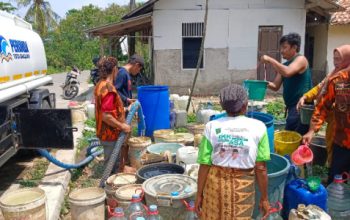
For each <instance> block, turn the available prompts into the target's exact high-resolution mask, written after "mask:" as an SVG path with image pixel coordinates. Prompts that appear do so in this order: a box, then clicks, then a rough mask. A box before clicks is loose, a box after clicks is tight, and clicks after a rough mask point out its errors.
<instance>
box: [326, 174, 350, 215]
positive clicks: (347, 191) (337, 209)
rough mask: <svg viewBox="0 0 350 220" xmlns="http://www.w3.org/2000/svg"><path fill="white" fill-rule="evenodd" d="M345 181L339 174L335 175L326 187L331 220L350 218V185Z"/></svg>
mask: <svg viewBox="0 0 350 220" xmlns="http://www.w3.org/2000/svg"><path fill="white" fill-rule="evenodd" d="M345 181H346V179H343V177H342V176H341V175H335V176H334V181H333V183H331V184H330V185H329V186H328V187H327V191H328V207H329V214H330V215H331V217H332V219H333V220H348V219H350V187H349V185H347V184H345Z"/></svg>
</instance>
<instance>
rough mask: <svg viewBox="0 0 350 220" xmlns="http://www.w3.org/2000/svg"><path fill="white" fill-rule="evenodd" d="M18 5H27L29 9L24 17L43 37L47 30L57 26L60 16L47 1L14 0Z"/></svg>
mask: <svg viewBox="0 0 350 220" xmlns="http://www.w3.org/2000/svg"><path fill="white" fill-rule="evenodd" d="M14 1H15V2H17V6H18V7H28V6H29V9H28V11H27V13H26V15H25V17H24V19H25V20H26V21H28V22H30V23H31V24H33V28H34V29H35V30H37V31H38V32H39V34H40V35H41V36H42V37H44V36H46V34H47V31H48V30H52V29H54V28H56V27H57V25H58V24H57V22H58V20H59V19H60V16H59V15H58V14H57V13H56V12H54V11H53V10H52V8H51V5H50V3H49V2H48V1H44V0H14Z"/></svg>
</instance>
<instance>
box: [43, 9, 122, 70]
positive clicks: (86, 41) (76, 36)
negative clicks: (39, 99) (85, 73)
mask: <svg viewBox="0 0 350 220" xmlns="http://www.w3.org/2000/svg"><path fill="white" fill-rule="evenodd" d="M127 11H128V7H126V6H119V5H117V4H111V5H109V7H108V8H106V9H101V8H99V7H97V6H94V5H91V4H90V5H87V6H83V7H82V9H79V10H78V9H72V10H69V11H68V12H67V14H66V17H65V18H64V19H62V20H61V21H60V23H59V26H58V28H57V29H55V30H54V31H51V32H49V33H48V35H47V37H46V38H45V39H44V43H45V49H46V56H47V63H48V66H49V73H51V71H50V70H53V71H57V72H61V71H65V70H66V69H67V68H69V67H72V66H74V65H75V66H77V67H78V68H79V69H91V68H92V67H93V63H92V59H93V58H94V57H96V56H98V55H99V50H100V47H99V44H100V41H99V39H98V38H91V37H89V36H88V34H87V33H86V32H85V31H86V30H87V29H90V28H94V27H97V26H101V25H104V24H108V23H112V22H118V21H120V20H121V17H122V16H123V15H125V14H126V13H127ZM104 44H107V42H104ZM118 58H119V57H118Z"/></svg>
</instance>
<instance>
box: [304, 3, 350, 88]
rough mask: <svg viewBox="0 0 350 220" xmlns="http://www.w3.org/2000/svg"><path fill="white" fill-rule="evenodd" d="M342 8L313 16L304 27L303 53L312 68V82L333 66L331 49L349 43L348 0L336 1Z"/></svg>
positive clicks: (349, 15)
mask: <svg viewBox="0 0 350 220" xmlns="http://www.w3.org/2000/svg"><path fill="white" fill-rule="evenodd" d="M336 2H337V4H339V5H340V6H341V7H342V8H341V9H340V10H339V11H337V12H331V13H329V14H324V15H323V18H325V19H324V20H322V17H320V16H314V17H312V18H310V20H314V21H310V22H309V23H308V25H307V27H306V39H305V40H306V47H305V53H306V56H307V57H308V59H309V61H310V64H311V66H312V69H313V76H314V77H313V78H314V82H315V83H316V82H318V81H319V80H321V79H322V78H323V77H324V76H325V75H326V73H328V72H329V71H331V70H332V69H333V68H334V65H333V50H334V48H337V47H338V46H340V45H343V44H350V0H338V1H336Z"/></svg>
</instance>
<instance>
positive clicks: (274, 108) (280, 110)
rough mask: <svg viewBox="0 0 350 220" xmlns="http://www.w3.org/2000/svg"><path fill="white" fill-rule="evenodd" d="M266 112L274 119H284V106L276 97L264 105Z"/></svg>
mask: <svg viewBox="0 0 350 220" xmlns="http://www.w3.org/2000/svg"><path fill="white" fill-rule="evenodd" d="M266 112H267V113H268V114H271V115H273V116H274V117H275V120H277V121H280V120H284V114H285V106H284V102H283V100H282V99H277V100H275V101H273V102H269V103H268V104H267V106H266Z"/></svg>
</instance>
